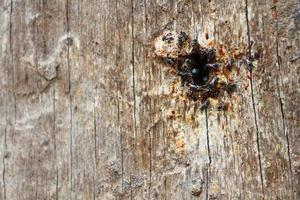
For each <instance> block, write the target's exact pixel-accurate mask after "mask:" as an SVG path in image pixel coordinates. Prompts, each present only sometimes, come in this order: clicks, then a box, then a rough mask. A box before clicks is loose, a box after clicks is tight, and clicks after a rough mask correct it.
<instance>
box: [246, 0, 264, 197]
mask: <svg viewBox="0 0 300 200" xmlns="http://www.w3.org/2000/svg"><path fill="white" fill-rule="evenodd" d="M245 4H246V5H245V16H246V25H247V39H248V53H247V54H248V55H247V59H248V60H250V58H251V39H250V27H249V16H248V0H245ZM249 73H250V90H251V100H252V107H253V114H254V123H255V129H256V145H257V155H258V162H259V172H260V180H261V189H262V193H263V196H264V181H263V174H262V162H261V152H260V139H259V138H260V137H259V128H258V122H257V110H256V106H255V99H254V87H253V68H252V67H250V68H249Z"/></svg>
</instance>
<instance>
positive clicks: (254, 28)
mask: <svg viewBox="0 0 300 200" xmlns="http://www.w3.org/2000/svg"><path fill="white" fill-rule="evenodd" d="M249 7H250V8H252V10H251V11H252V13H249V15H250V20H249V24H250V37H251V42H253V45H252V52H251V53H252V54H253V56H254V55H256V56H257V57H259V58H258V62H257V64H256V67H255V69H254V70H253V71H254V73H253V83H254V84H253V85H254V86H253V87H254V95H255V104H256V105H257V106H256V108H257V124H258V128H259V136H260V138H259V139H260V141H261V159H262V171H263V173H262V175H263V183H264V192H265V196H267V197H268V198H271V199H276V198H279V199H292V197H293V195H292V180H291V172H290V167H291V166H290V152H289V144H287V138H286V128H285V126H286V125H285V119H284V115H283V113H282V105H281V97H280V96H281V94H280V92H281V91H280V90H281V89H280V86H279V85H278V83H279V82H278V81H279V76H280V70H279V68H278V67H279V66H278V59H279V58H278V53H277V51H278V49H277V48H278V46H277V35H276V17H275V15H276V14H275V12H274V2H273V3H272V2H268V3H267V2H260V1H257V2H255V1H254V2H252V3H251V4H249Z"/></svg>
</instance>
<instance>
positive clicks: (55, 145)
mask: <svg viewBox="0 0 300 200" xmlns="http://www.w3.org/2000/svg"><path fill="white" fill-rule="evenodd" d="M55 93H56V92H55V87H54V88H53V92H52V95H53V127H52V132H53V140H54V157H55V158H54V159H55V173H56V177H55V178H56V180H55V199H56V200H58V185H59V181H58V163H57V141H56V105H55Z"/></svg>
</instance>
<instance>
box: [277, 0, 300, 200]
mask: <svg viewBox="0 0 300 200" xmlns="http://www.w3.org/2000/svg"><path fill="white" fill-rule="evenodd" d="M299 9H300V3H299V1H289V2H284V1H273V7H272V10H273V17H274V23H275V27H274V28H275V29H274V31H275V32H276V51H277V59H276V61H277V65H276V67H277V71H278V76H277V80H276V81H277V87H278V98H279V103H280V109H281V112H282V116H281V119H282V126H283V131H284V132H283V134H284V135H285V139H286V153H287V154H288V155H289V160H288V161H289V167H290V173H291V176H290V177H289V178H290V179H292V180H290V181H292V189H293V191H294V192H293V197H294V199H299V198H300V192H299V186H300V178H299V177H300V176H299V166H300V165H299V155H300V153H299V138H300V137H299V133H300V131H299V127H300V124H299V87H298V86H299V77H298V76H299V49H300V46H299V28H300V26H299V23H300V22H299Z"/></svg>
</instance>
